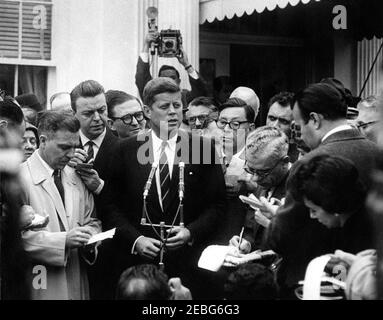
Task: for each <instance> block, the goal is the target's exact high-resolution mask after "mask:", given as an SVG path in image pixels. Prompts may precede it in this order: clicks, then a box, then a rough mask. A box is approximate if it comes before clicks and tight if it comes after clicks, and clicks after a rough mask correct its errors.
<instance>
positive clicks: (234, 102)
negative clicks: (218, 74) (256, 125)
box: [220, 98, 255, 123]
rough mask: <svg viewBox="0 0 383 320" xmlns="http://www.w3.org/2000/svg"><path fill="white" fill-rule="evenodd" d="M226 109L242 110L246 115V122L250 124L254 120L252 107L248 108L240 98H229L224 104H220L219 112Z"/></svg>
mask: <svg viewBox="0 0 383 320" xmlns="http://www.w3.org/2000/svg"><path fill="white" fill-rule="evenodd" d="M226 108H243V109H244V110H245V114H246V120H247V121H249V122H250V123H253V122H254V118H255V111H254V109H253V108H252V107H250V106H249V105H248V104H247V103H246V102H245V101H243V100H242V99H240V98H229V99H227V100H226V102H225V103H223V104H221V107H220V109H221V111H220V112H222V111H223V110H224V109H226Z"/></svg>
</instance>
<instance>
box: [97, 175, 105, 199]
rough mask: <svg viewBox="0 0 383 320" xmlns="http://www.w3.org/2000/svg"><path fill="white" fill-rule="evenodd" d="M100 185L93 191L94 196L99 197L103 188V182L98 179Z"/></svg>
mask: <svg viewBox="0 0 383 320" xmlns="http://www.w3.org/2000/svg"><path fill="white" fill-rule="evenodd" d="M100 182H101V183H100V185H99V186H98V188H97V189H96V190H95V191H94V193H95V194H97V195H99V194H100V193H101V191H102V189H103V188H104V184H105V182H104V180H102V179H100Z"/></svg>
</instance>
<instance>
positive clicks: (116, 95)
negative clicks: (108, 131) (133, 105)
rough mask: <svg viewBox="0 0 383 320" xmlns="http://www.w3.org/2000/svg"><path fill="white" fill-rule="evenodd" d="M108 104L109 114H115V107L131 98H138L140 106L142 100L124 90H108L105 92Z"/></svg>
mask: <svg viewBox="0 0 383 320" xmlns="http://www.w3.org/2000/svg"><path fill="white" fill-rule="evenodd" d="M105 98H106V105H107V107H108V115H109V116H113V114H114V112H113V111H114V107H115V106H117V105H119V104H121V103H124V102H126V101H130V100H136V101H137V102H138V103H139V104H140V106H141V102H140V100H138V99H137V98H136V97H135V96H132V95H130V94H128V93H126V92H124V91H120V90H108V91H107V92H106V93H105Z"/></svg>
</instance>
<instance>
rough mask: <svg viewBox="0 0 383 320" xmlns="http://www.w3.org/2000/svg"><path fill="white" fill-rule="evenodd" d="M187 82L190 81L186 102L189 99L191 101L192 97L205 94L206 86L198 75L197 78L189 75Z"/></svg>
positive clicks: (188, 101)
mask: <svg viewBox="0 0 383 320" xmlns="http://www.w3.org/2000/svg"><path fill="white" fill-rule="evenodd" d="M189 82H190V87H191V91H188V92H187V93H186V102H187V103H188V104H189V103H190V101H192V100H193V99H195V98H197V97H201V96H206V95H207V90H206V86H205V84H204V82H203V81H202V79H201V78H200V76H199V75H198V78H197V79H194V78H193V77H191V76H190V75H189Z"/></svg>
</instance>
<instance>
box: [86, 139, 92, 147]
mask: <svg viewBox="0 0 383 320" xmlns="http://www.w3.org/2000/svg"><path fill="white" fill-rule="evenodd" d="M86 144H87V145H88V146H89V147H93V145H94V142H93V141H92V140H89V141H88V142H87V143H86Z"/></svg>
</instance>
